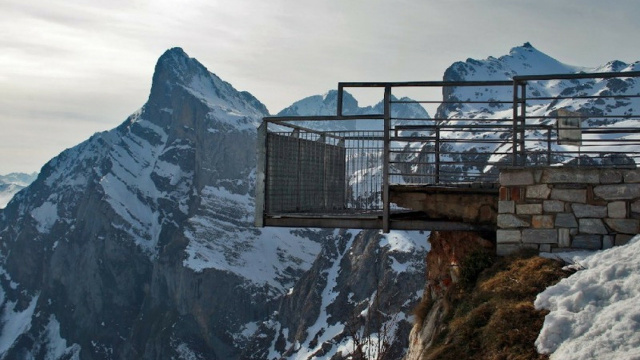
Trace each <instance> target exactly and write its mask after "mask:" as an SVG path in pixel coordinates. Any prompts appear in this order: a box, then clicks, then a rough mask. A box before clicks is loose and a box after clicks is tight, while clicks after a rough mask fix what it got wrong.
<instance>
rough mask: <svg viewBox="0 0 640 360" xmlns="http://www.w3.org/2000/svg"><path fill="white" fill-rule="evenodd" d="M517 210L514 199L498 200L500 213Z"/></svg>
mask: <svg viewBox="0 0 640 360" xmlns="http://www.w3.org/2000/svg"><path fill="white" fill-rule="evenodd" d="M515 212H516V203H515V202H513V201H510V200H509V201H503V200H500V201H498V213H500V214H514V213H515Z"/></svg>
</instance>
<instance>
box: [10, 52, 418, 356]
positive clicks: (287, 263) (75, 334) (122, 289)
mask: <svg viewBox="0 0 640 360" xmlns="http://www.w3.org/2000/svg"><path fill="white" fill-rule="evenodd" d="M265 115H267V110H266V108H265V106H264V105H262V104H261V103H260V102H259V101H258V100H257V99H255V98H254V97H253V96H252V95H251V94H249V93H247V92H239V91H237V90H235V89H234V88H233V87H232V86H231V85H230V84H229V83H227V82H225V81H223V80H221V79H220V78H219V77H217V76H216V75H215V74H212V73H210V72H209V71H208V70H207V69H206V68H205V67H204V66H203V65H202V64H200V63H199V62H198V61H197V60H195V59H192V58H189V57H188V56H187V54H185V53H184V51H183V50H182V49H179V48H174V49H171V50H168V51H167V52H166V53H165V54H163V55H162V56H161V57H160V59H159V60H158V63H157V65H156V68H155V73H154V76H153V83H152V87H151V92H150V95H149V99H148V101H147V103H146V104H145V105H144V106H142V108H141V109H140V110H138V111H136V112H135V113H134V114H133V115H131V116H130V117H129V118H128V119H126V120H125V121H124V122H123V123H122V124H121V125H120V126H118V127H117V128H115V129H113V130H110V131H106V132H102V133H97V134H95V135H93V136H92V137H91V138H90V139H88V140H86V141H85V142H83V143H81V144H79V145H78V146H76V147H74V148H71V149H68V150H66V151H64V152H63V153H61V154H60V155H58V156H57V157H55V158H54V159H52V160H51V161H50V162H48V163H47V164H46V165H45V166H44V167H43V168H42V171H41V173H40V174H39V175H38V177H37V179H36V180H35V181H34V182H33V183H32V184H31V185H30V186H29V187H28V188H26V189H25V190H23V191H22V192H20V193H18V194H17V195H16V196H15V199H14V201H12V202H10V203H9V205H8V206H7V208H6V209H5V210H4V211H3V212H2V213H1V214H0V229H2V230H0V238H1V239H2V242H1V247H0V274H1V276H0V289H1V291H0V305H1V308H0V309H1V311H2V314H1V316H2V321H1V322H0V358H2V359H30V358H47V359H130V358H139V359H200V358H202V359H204V358H219V359H236V358H245V357H246V356H248V355H242V353H246V352H247V351H248V350H246V349H249V348H255V349H256V353H262V354H264V353H265V351H266V352H267V353H268V352H269V351H273V352H274V354H276V353H277V350H275V349H271V343H263V341H264V339H267V338H268V335H267V334H264V333H262V332H260V331H258V332H256V331H257V330H258V329H261V328H264V326H267V325H265V324H276V323H281V324H287V326H290V325H288V324H291V323H297V322H298V320H297V318H299V317H301V316H306V317H310V316H312V315H313V314H316V313H322V312H323V311H326V309H324V308H322V307H321V305H322V306H324V305H326V304H329V303H331V301H332V299H333V297H334V296H337V295H336V294H337V293H338V292H340V294H342V295H341V296H347V295H348V291H351V290H350V287H348V286H347V285H343V286H346V287H345V289H344V290H343V291H340V290H339V289H337V288H335V286H334V285H335V284H336V280H335V279H334V278H333V277H334V276H335V275H336V274H338V273H344V275H343V276H342V278H345V277H346V278H345V279H344V280H341V282H340V283H341V284H342V282H343V281H344V282H347V283H357V284H360V283H362V284H361V285H359V286H360V292H359V293H358V294H357V296H354V297H353V298H354V299H356V300H358V301H364V300H363V299H365V298H366V299H375V298H376V290H377V289H378V286H379V282H362V281H360V280H359V279H360V277H363V276H369V273H368V272H367V271H366V268H365V271H362V272H360V273H358V274H353V275H351V274H349V273H348V272H346V271H344V272H343V271H341V270H340V269H341V267H342V266H345V263H344V261H343V257H345V256H347V255H345V254H354V253H355V250H353V249H351V247H341V248H340V251H339V253H338V254H336V253H335V251H334V250H333V249H335V247H336V246H338V245H337V244H352V243H354V241H355V238H356V237H357V238H358V239H359V240H358V241H359V242H358V243H359V244H366V245H367V251H364V250H363V251H360V253H362V254H363V255H361V256H360V257H358V258H353V259H352V261H354V262H358V261H361V260H360V259H359V258H361V257H365V256H366V257H367V259H371V261H374V263H376V264H391V265H393V267H391V268H389V270H388V271H387V272H385V274H387V275H385V276H387V279H388V280H387V281H390V282H391V283H390V284H391V285H389V286H390V287H391V289H394V288H395V285H393V284H394V279H396V278H400V277H402V276H404V277H408V279H412V280H411V282H408V283H413V284H415V286H416V287H417V288H419V287H420V286H421V285H420V279H421V278H422V276H423V275H422V274H423V268H422V267H421V265H422V258H423V257H424V254H425V253H426V249H425V247H426V236H425V235H417V238H412V237H403V239H409V240H403V241H400V240H398V241H400V245H398V244H397V242H398V241H396V240H394V239H395V238H390V237H381V236H379V235H377V233H376V232H373V233H371V232H370V233H367V234H366V235H358V234H357V232H344V231H343V232H339V231H333V230H314V229H305V230H303V229H274V228H267V229H257V228H255V227H253V207H254V199H253V196H252V191H253V185H254V181H255V180H254V177H255V155H254V154H255V140H256V128H257V126H258V124H259V123H260V121H261V118H262V117H263V116H265ZM398 236H400V235H398ZM362 261H364V260H362ZM381 261H383V262H381ZM319 263H320V264H323V265H318V264H319ZM412 264H413V265H412ZM314 269H315V270H314ZM327 271H331V272H332V273H331V274H333V275H331V279H329V280H326V281H325V282H324V283H317V284H316V283H315V282H312V283H308V282H305V281H303V279H316V278H317V277H322V278H326V276H327ZM346 274H349V275H346ZM403 274H405V275H403ZM347 280H348V281H347ZM316 287H323V288H324V289H325V290H322V291H323V292H326V293H327V294H328V295H327V296H323V297H322V300H321V302H315V303H313V304H314V305H317V306H316V307H315V308H313V309H311V304H310V305H309V312H308V313H305V314H300V313H298V312H296V311H297V310H298V309H295V308H292V309H291V310H290V311H287V310H286V308H287V307H286V306H285V305H283V303H284V302H286V299H291V298H293V297H295V296H296V294H298V293H300V294H302V293H304V292H305V290H304V289H312V288H316ZM292 289H293V290H292ZM296 289H302V290H296ZM318 289H319V288H318ZM411 293H412V294H417V292H416V290H411ZM412 296H413V298H414V301H417V296H414V295H412ZM410 299H411V297H410V298H409V299H407V298H398V299H395V301H396V302H400V305H402V304H404V305H403V307H400V305H398V306H396V308H397V309H401V311H403V312H404V313H408V312H410V309H411V305H412V302H411V301H410ZM347 303H348V301H347ZM363 304H364V303H363ZM279 308H282V310H281V311H279V312H278V314H279V315H275V314H276V313H274V311H275V310H277V309H279ZM358 309H359V310H358V311H362V306H361V305H360V307H359V308H358ZM398 311H400V310H398ZM341 316H342V317H343V318H341V319H339V318H337V317H334V318H332V320H331V321H340V323H345V324H346V322H347V320H348V319H350V318H356V317H357V316H356V315H353V314H351V313H349V312H344V311H343V312H342V313H341ZM403 319H404V320H403ZM310 321H311V320H310ZM401 321H404V322H403V323H402V326H403V328H404V329H405V330H406V331H407V329H408V327H409V322H407V321H406V316H404V315H403V316H402V317H401V318H399V319H398V320H397V321H395V322H393V324H395V325H398V326H400V325H399V324H400V322H401ZM323 322H324V318H322V317H318V318H315V319H313V324H317V326H316V328H314V329H315V330H316V331H320V329H321V328H324V327H323ZM332 324H333V325H335V323H333V322H332ZM309 325H312V324H311V323H310V324H309ZM298 329H299V331H300V333H293V332H292V333H291V340H290V341H292V342H295V341H300V342H303V341H307V342H310V341H311V340H312V339H311V338H307V337H305V335H304V334H306V333H310V332H311V330H308V329H306V328H304V327H303V326H300V327H298ZM332 329H333V331H337V329H339V327H336V326H334V327H333V328H332ZM342 329H343V330H342V331H341V332H338V333H335V334H334V335H335V336H334V337H331V338H328V340H327V343H329V342H336V341H343V342H347V341H348V339H347V335H346V333H347V330H346V328H345V327H344V326H343V328H342ZM274 333H275V332H274ZM277 333H278V334H279V335H280V334H281V333H280V332H277ZM303 333H304V334H303ZM369 333H371V331H369V332H368V333H367V334H369ZM287 341H289V340H287ZM314 343H316V344H317V341H315V342H314ZM399 344H400V345H399V346H398V347H397V349H396V351H400V352H402V351H404V348H405V347H406V344H404V343H403V342H399ZM309 346H310V347H311V345H309ZM314 346H315V345H314ZM287 350H288V351H290V349H287ZM335 351H337V348H336V349H335ZM294 352H295V351H294ZM274 356H275V357H280V356H281V355H274Z"/></svg>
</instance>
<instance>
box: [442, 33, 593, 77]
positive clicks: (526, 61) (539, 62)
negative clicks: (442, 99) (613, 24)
mask: <svg viewBox="0 0 640 360" xmlns="http://www.w3.org/2000/svg"><path fill="white" fill-rule="evenodd" d="M582 70H584V68H582V67H578V66H572V65H567V64H564V63H562V62H560V61H558V60H556V59H554V58H552V57H551V56H549V55H547V54H545V53H543V52H542V51H540V50H538V49H536V48H535V47H534V46H533V45H531V43H529V42H526V43H524V44H523V45H522V46H516V47H514V48H512V49H511V50H510V51H509V54H508V55H503V56H500V57H499V58H495V57H492V56H489V57H488V58H486V59H484V60H476V59H471V58H469V59H467V60H466V61H464V62H462V61H458V62H455V63H454V64H453V65H451V66H450V67H449V68H448V69H447V70H446V71H445V73H444V77H443V79H444V81H465V80H466V81H483V80H510V79H512V78H513V76H515V75H537V74H564V73H574V72H578V71H582Z"/></svg>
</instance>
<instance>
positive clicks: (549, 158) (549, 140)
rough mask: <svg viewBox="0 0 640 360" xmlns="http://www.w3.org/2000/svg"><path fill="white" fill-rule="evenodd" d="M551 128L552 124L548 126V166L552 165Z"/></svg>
mask: <svg viewBox="0 0 640 360" xmlns="http://www.w3.org/2000/svg"><path fill="white" fill-rule="evenodd" d="M551 129H552V126H551V125H549V126H547V166H551Z"/></svg>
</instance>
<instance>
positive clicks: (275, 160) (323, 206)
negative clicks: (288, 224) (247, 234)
mask: <svg viewBox="0 0 640 360" xmlns="http://www.w3.org/2000/svg"><path fill="white" fill-rule="evenodd" d="M303 135H304V137H306V138H302V137H300V136H301V135H300V134H299V133H285V134H277V133H269V134H268V135H267V147H268V151H267V174H268V175H267V179H266V195H267V201H266V208H267V211H268V212H314V211H327V210H339V209H342V208H343V207H344V203H345V187H344V183H345V171H344V168H345V157H346V151H345V148H344V147H343V146H338V145H332V144H327V143H324V142H322V141H320V140H321V138H319V137H318V136H315V134H309V133H306V134H303ZM314 136H315V137H316V138H317V139H312V137H314Z"/></svg>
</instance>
